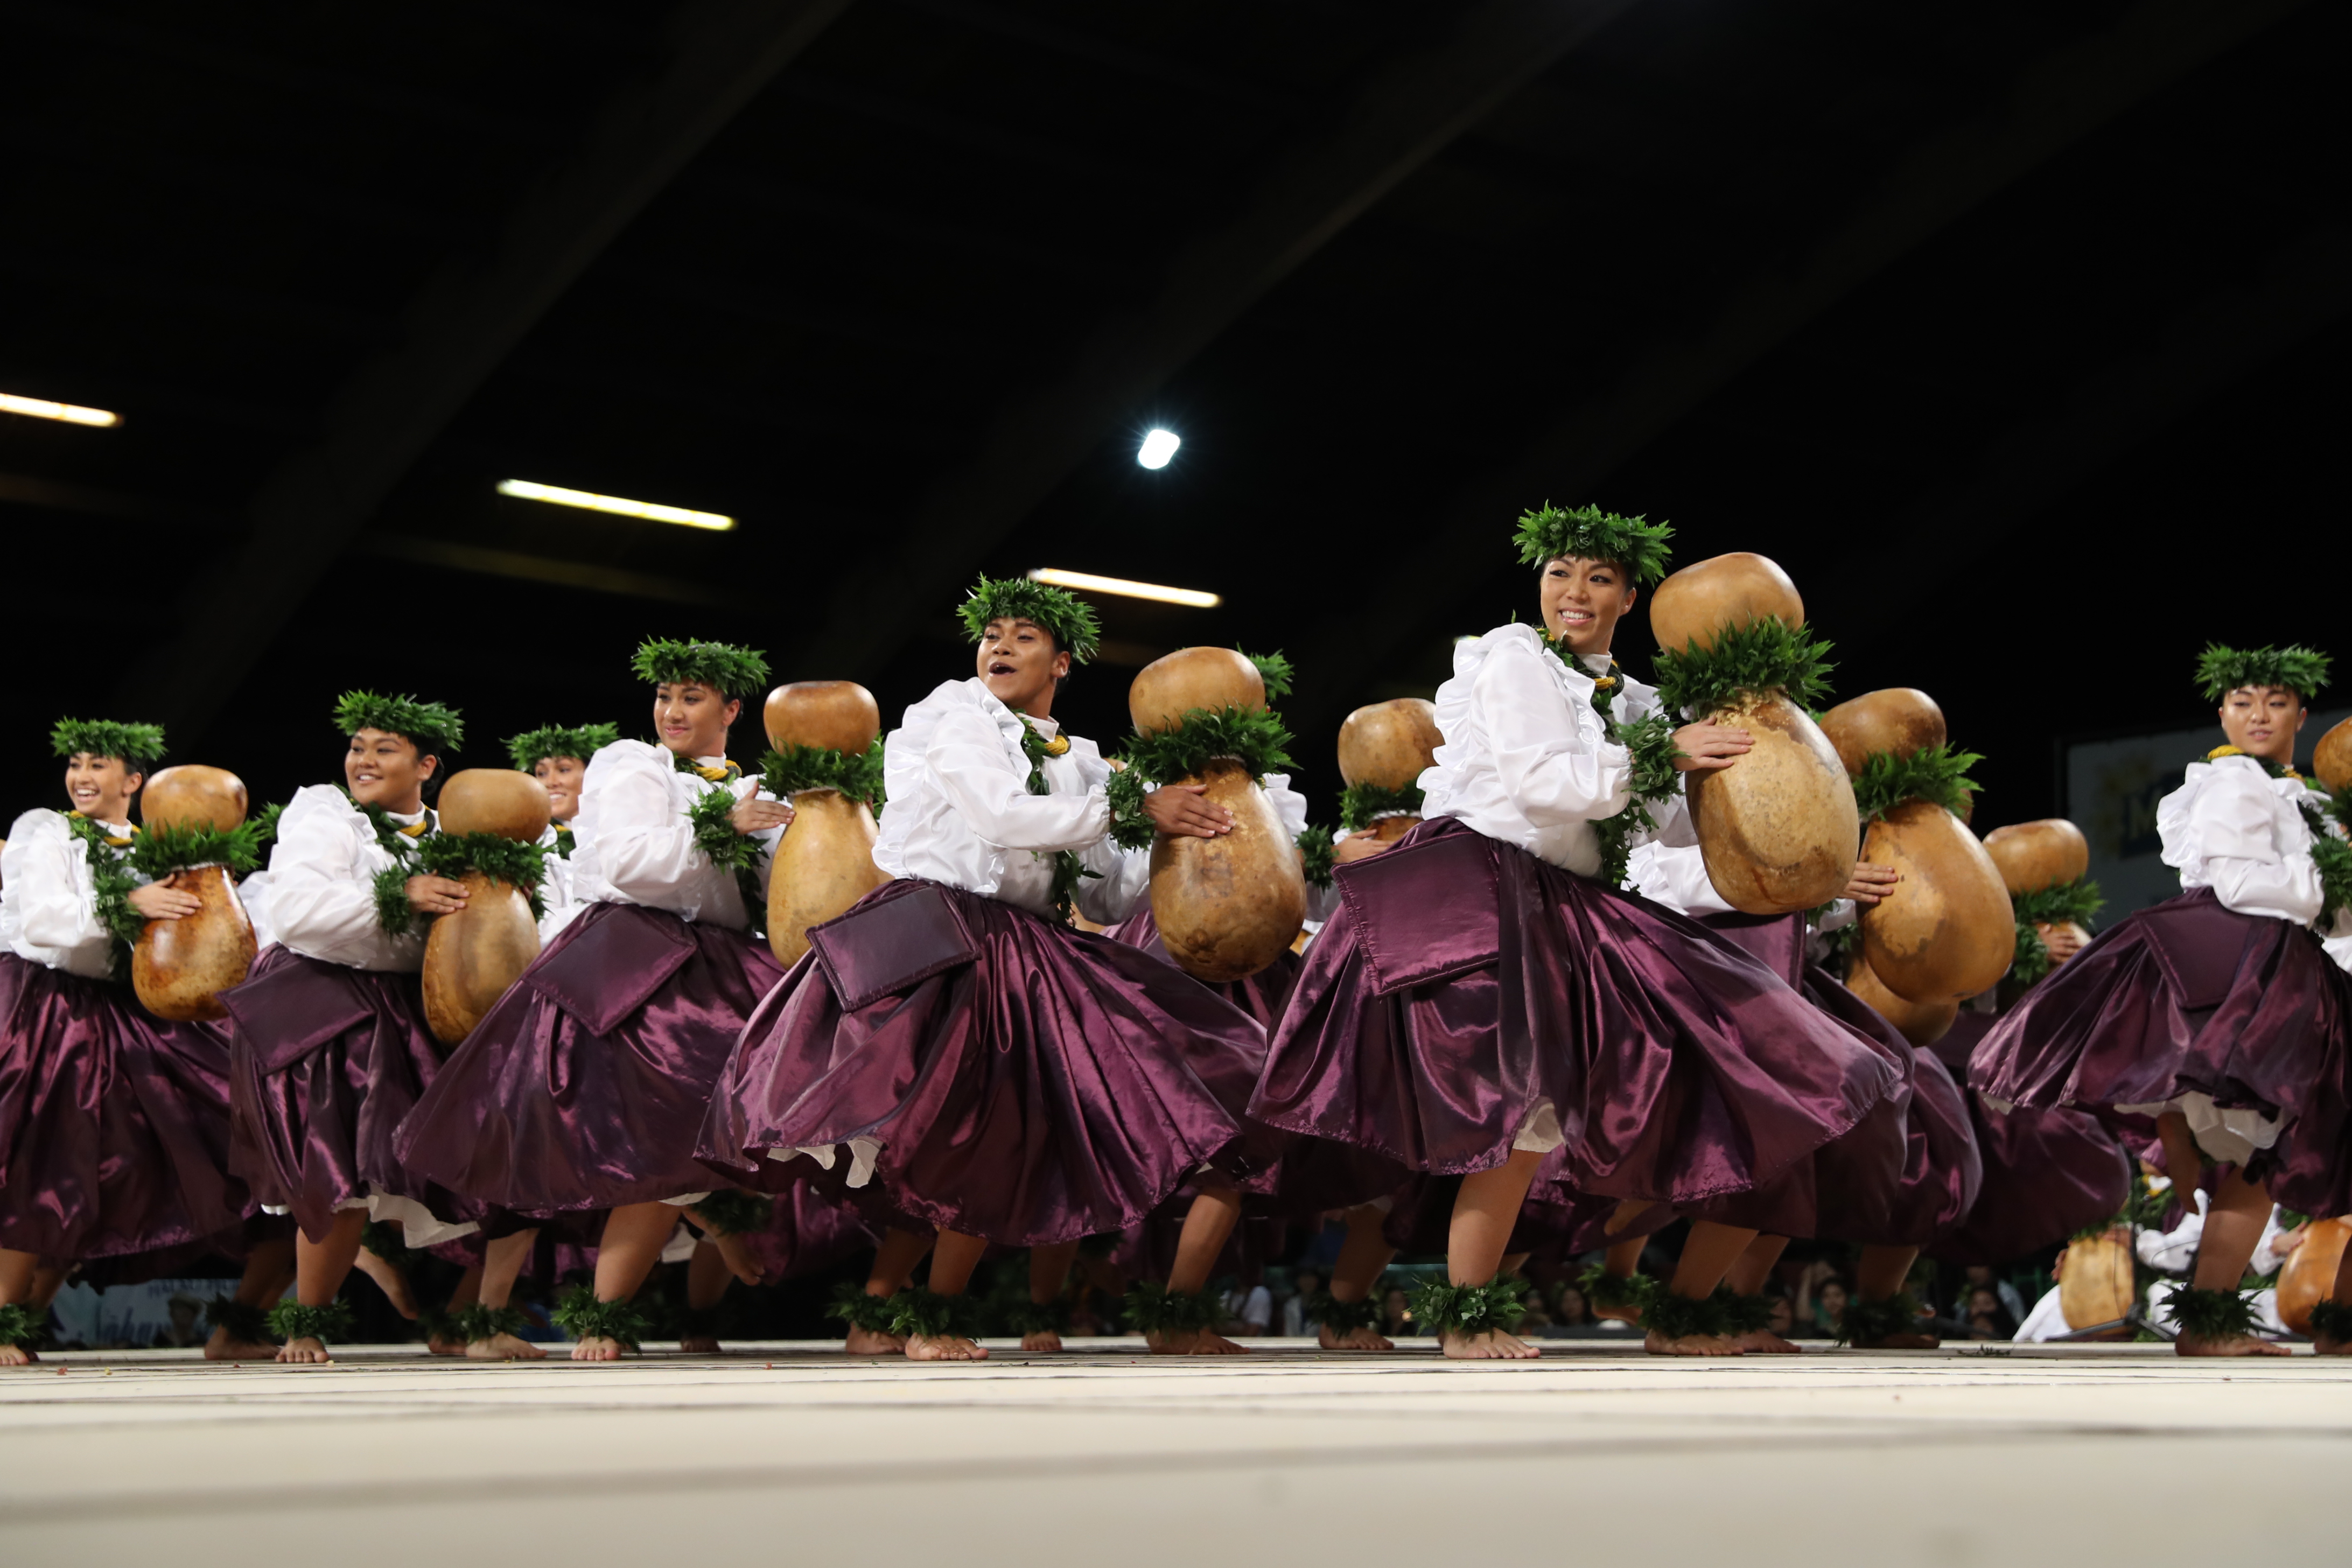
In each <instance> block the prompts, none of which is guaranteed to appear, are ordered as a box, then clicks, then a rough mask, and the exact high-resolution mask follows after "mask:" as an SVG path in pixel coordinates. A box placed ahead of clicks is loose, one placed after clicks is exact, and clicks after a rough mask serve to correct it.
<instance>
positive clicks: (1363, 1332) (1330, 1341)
mask: <svg viewBox="0 0 2352 1568" xmlns="http://www.w3.org/2000/svg"><path fill="white" fill-rule="evenodd" d="M1315 1342H1316V1343H1317V1344H1318V1345H1321V1346H1322V1347H1323V1348H1324V1349H1325V1350H1327V1351H1392V1350H1394V1349H1396V1342H1395V1341H1394V1340H1391V1339H1390V1338H1389V1337H1388V1336H1387V1335H1385V1334H1383V1333H1381V1331H1380V1330H1378V1329H1349V1331H1347V1332H1346V1333H1344V1334H1335V1333H1333V1332H1332V1331H1331V1325H1330V1324H1328V1323H1325V1324H1324V1325H1323V1326H1322V1327H1321V1328H1320V1329H1318V1330H1317V1331H1316V1334H1315Z"/></svg>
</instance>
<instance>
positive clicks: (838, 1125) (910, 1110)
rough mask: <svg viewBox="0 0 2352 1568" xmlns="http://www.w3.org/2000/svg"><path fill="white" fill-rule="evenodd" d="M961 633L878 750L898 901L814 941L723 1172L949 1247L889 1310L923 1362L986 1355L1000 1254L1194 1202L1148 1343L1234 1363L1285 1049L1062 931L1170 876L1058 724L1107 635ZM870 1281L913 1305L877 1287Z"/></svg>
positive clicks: (981, 628)
mask: <svg viewBox="0 0 2352 1568" xmlns="http://www.w3.org/2000/svg"><path fill="white" fill-rule="evenodd" d="M961 618H962V621H963V626H964V629H965V631H966V633H967V634H968V635H969V636H970V637H971V639H972V640H973V641H974V642H975V643H976V644H978V645H979V646H978V650H977V654H976V657H975V665H976V667H977V672H976V673H975V674H974V675H973V676H972V677H971V679H964V680H953V681H949V682H946V683H944V684H942V685H941V686H940V688H939V689H936V690H935V691H933V692H932V693H931V694H930V695H929V697H927V698H925V699H924V700H922V701H920V702H919V703H917V704H915V705H914V706H913V707H911V708H909V709H908V710H907V714H906V719H905V721H904V722H903V723H902V724H901V725H900V726H899V728H898V729H897V730H895V731H891V733H890V734H889V735H888V737H887V739H886V742H885V746H884V750H885V758H886V763H885V767H886V776H887V788H888V792H889V800H890V805H889V808H888V810H887V811H886V812H885V813H884V815H883V817H882V826H881V837H880V841H879V843H878V844H877V847H876V849H875V854H874V858H875V862H876V864H877V865H878V866H880V867H881V868H882V869H883V870H885V871H887V872H888V873H890V875H891V876H892V877H893V878H895V879H896V880H894V881H892V882H890V883H889V884H888V885H887V886H886V887H883V888H880V889H877V890H876V891H875V892H873V893H871V894H869V895H868V896H867V897H866V900H864V901H863V902H862V903H860V904H859V905H858V906H857V908H856V910H853V911H852V912H851V913H849V914H848V915H845V916H844V917H842V918H841V919H840V920H839V921H835V922H833V923H832V924H830V925H826V926H820V927H817V928H815V929H814V932H813V935H812V940H813V941H814V943H815V950H814V960H813V961H810V962H804V963H800V964H798V965H796V966H794V968H793V972H792V974H791V976H790V977H789V978H788V979H787V980H786V981H785V983H784V984H783V985H782V986H781V987H779V988H778V990H777V991H776V992H775V993H774V994H772V995H771V996H770V997H769V998H768V999H767V1001H765V1002H764V1003H762V1004H761V1009H760V1013H759V1015H758V1016H756V1017H755V1018H754V1019H753V1020H752V1021H751V1026H750V1027H748V1028H746V1029H745V1030H744V1032H743V1039H742V1043H741V1045H740V1047H738V1049H737V1052H736V1056H735V1059H734V1061H733V1062H732V1063H731V1064H730V1067H729V1070H728V1072H727V1075H726V1078H725V1079H724V1081H723V1082H722V1084H721V1086H720V1089H719V1094H718V1095H717V1097H716V1098H715V1099H714V1100H712V1102H711V1107H710V1117H709V1121H708V1123H707V1124H706V1126H705V1129H704V1133H703V1142H702V1152H703V1154H704V1157H705V1158H706V1159H708V1160H709V1161H711V1162H712V1163H713V1164H715V1165H718V1166H719V1167H721V1168H725V1169H730V1170H733V1171H740V1172H741V1173H742V1175H741V1179H743V1180H746V1181H757V1182H759V1183H760V1184H762V1185H769V1186H781V1185H782V1184H786V1183H789V1182H791V1181H793V1180H794V1179H796V1177H795V1172H794V1170H793V1168H792V1167H791V1166H787V1165H785V1164H781V1163H778V1162H780V1161H787V1162H793V1163H794V1164H795V1165H797V1164H798V1162H797V1161H795V1160H794V1156H795V1155H796V1154H800V1153H807V1154H811V1155H813V1156H814V1157H815V1158H816V1159H817V1160H818V1161H819V1162H820V1163H822V1164H823V1165H824V1166H825V1167H826V1168H827V1169H828V1170H830V1171H832V1172H833V1176H832V1178H831V1179H833V1180H845V1184H846V1185H847V1186H848V1187H850V1188H857V1189H864V1188H868V1187H869V1186H870V1187H871V1188H872V1189H874V1190H875V1192H876V1194H877V1196H876V1197H875V1198H874V1199H872V1200H870V1201H873V1202H876V1203H877V1204H880V1205H887V1207H889V1208H890V1209H892V1210H894V1211H895V1212H897V1213H898V1214H901V1215H906V1216H908V1217H909V1218H911V1219H913V1220H916V1221H920V1222H927V1223H929V1224H933V1225H936V1226H938V1227H939V1233H940V1234H939V1237H938V1240H937V1244H936V1249H935V1251H934V1253H933V1256H932V1259H931V1269H930V1276H929V1288H928V1289H911V1288H909V1289H899V1290H898V1291H897V1292H896V1293H895V1294H894V1295H893V1296H892V1297H891V1298H889V1306H890V1319H889V1320H888V1321H890V1322H892V1323H895V1325H896V1327H897V1330H898V1332H900V1333H902V1334H904V1335H905V1336H906V1353H907V1354H908V1356H910V1357H912V1358H914V1359H917V1360H957V1361H973V1360H979V1359H981V1358H982V1357H984V1356H985V1355H986V1354H987V1352H985V1351H983V1350H982V1349H981V1348H980V1346H979V1345H977V1344H976V1343H974V1342H973V1341H972V1339H971V1331H970V1326H969V1321H968V1318H967V1315H966V1312H967V1309H966V1304H965V1300H964V1292H965V1287H966V1286H967V1285H968V1283H969V1282H970V1279H971V1271H972V1268H973V1266H974V1265H975V1264H977V1263H978V1262H979V1260H980V1257H981V1254H982V1251H984V1250H985V1249H986V1247H988V1245H989V1243H991V1242H996V1243H1000V1244H1002V1245H1004V1246H1007V1247H1033V1248H1050V1247H1060V1246H1062V1245H1064V1244H1068V1243H1074V1242H1076V1241H1077V1240H1078V1239H1080V1238H1081V1237H1087V1236H1091V1235H1098V1234H1101V1233H1103V1232H1106V1231H1117V1230H1122V1229H1125V1228H1126V1227H1128V1226H1131V1225H1133V1224H1135V1223H1136V1222H1137V1221H1139V1220H1140V1219H1141V1218H1142V1217H1143V1216H1144V1215H1147V1214H1149V1213H1150V1211H1151V1209H1152V1208H1153V1207H1154V1206H1155V1205H1158V1204H1159V1203H1160V1202H1161V1201H1162V1200H1163V1199H1165V1198H1166V1197H1167V1196H1168V1195H1169V1194H1171V1193H1172V1192H1174V1191H1175V1190H1176V1188H1177V1187H1178V1185H1179V1184H1181V1183H1183V1182H1185V1181H1187V1180H1191V1181H1192V1182H1194V1183H1195V1184H1197V1185H1198V1186H1199V1187H1200V1195H1199V1197H1198V1198H1197V1199H1196V1200H1195V1201H1194V1203H1193V1205H1192V1210H1191V1212H1190V1214H1189V1215H1187V1218H1186V1222H1185V1226H1184V1233H1183V1237H1182V1239H1181V1243H1180V1245H1179V1248H1178V1255H1177V1261H1176V1266H1175V1268H1174V1270H1173V1272H1172V1273H1171V1277H1170V1279H1169V1283H1168V1286H1167V1288H1166V1289H1164V1290H1163V1289H1160V1288H1159V1287H1157V1286H1145V1287H1142V1288H1140V1289H1139V1295H1138V1298H1137V1300H1136V1301H1135V1304H1134V1306H1135V1313H1134V1315H1135V1316H1136V1317H1137V1320H1138V1322H1139V1327H1142V1328H1143V1329H1144V1330H1145V1331H1146V1332H1147V1335H1148V1336H1149V1337H1150V1339H1151V1340H1152V1342H1153V1348H1154V1349H1155V1350H1157V1351H1160V1352H1173V1353H1192V1352H1232V1351H1237V1350H1239V1348H1240V1347H1238V1346H1235V1345H1232V1344H1229V1343H1228V1342H1226V1341H1224V1340H1223V1339H1222V1338H1220V1337H1219V1336H1218V1335H1217V1334H1216V1333H1215V1332H1214V1331H1213V1328H1212V1327H1211V1325H1212V1324H1213V1323H1214V1322H1215V1321H1217V1319H1218V1317H1219V1316H1221V1309H1222V1302H1221V1301H1219V1300H1217V1299H1216V1297H1215V1294H1214V1292H1213V1291H1210V1290H1208V1289H1206V1287H1207V1285H1208V1283H1209V1279H1208V1275H1209V1269H1210V1267H1211V1265H1212V1264H1213V1262H1214V1260H1215V1258H1216V1256H1217V1253H1218V1250H1219V1249H1220V1247H1223V1243H1224V1240H1225V1237H1227V1235H1228V1234H1230V1233H1231V1231H1232V1229H1233V1226H1234V1220H1235V1219H1236V1218H1237V1217H1238V1215H1239V1214H1240V1194H1239V1190H1238V1188H1237V1187H1236V1186H1235V1184H1234V1182H1233V1180H1232V1176H1233V1175H1234V1174H1247V1173H1250V1171H1251V1163H1250V1153H1249V1152H1245V1151H1244V1150H1243V1148H1242V1147H1241V1145H1242V1141H1243V1134H1244V1125H1243V1121H1242V1118H1241V1109H1242V1105H1243V1102H1244V1100H1247V1099H1248V1096H1249V1086H1250V1083H1251V1081H1252V1080H1253V1079H1255V1075H1256V1071H1257V1064H1258V1061H1259V1058H1261V1056H1262V1055H1263V1054H1264V1050H1265V1032H1264V1031H1263V1030H1262V1029H1260V1028H1259V1026H1257V1025H1256V1024H1255V1023H1254V1022H1252V1021H1251V1019H1250V1018H1249V1017H1248V1016H1246V1015H1244V1014H1243V1013H1242V1012H1240V1011H1239V1010H1237V1009H1236V1008H1234V1006H1233V1005H1231V1004H1230V1003H1228V1002H1226V1001H1224V1000H1223V998H1222V997H1219V996H1218V995H1216V994H1214V993H1213V992H1212V991H1210V990H1209V989H1208V988H1207V987H1205V986H1203V985H1202V984H1199V983H1198V982H1197V981H1194V980H1192V979H1191V978H1190V977H1188V976H1186V975H1184V974H1182V973H1179V972H1178V971H1177V970H1176V969H1175V968H1173V967H1172V966H1171V965H1170V964H1167V963H1161V962H1160V960H1158V959H1155V958H1151V957H1150V956H1148V955H1146V954H1144V953H1142V952H1138V951H1137V950H1136V949H1134V948H1131V947H1128V946H1124V945H1122V944H1120V943H1118V942H1107V941H1105V940H1103V939H1102V938H1101V937H1099V936H1095V935H1091V934H1088V933H1087V932H1084V931H1077V930H1075V929H1073V927H1072V926H1071V925H1070V924H1069V911H1070V910H1071V908H1072V906H1073V905H1074V904H1075V905H1076V908H1077V909H1079V910H1083V911H1084V912H1085V913H1086V914H1087V916H1089V917H1090V918H1092V919H1094V920H1096V921H1101V922H1104V923H1106V924H1108V923H1112V922H1115V921H1118V920H1121V919H1123V918H1125V917H1126V915H1127V914H1128V913H1129V910H1131V909H1132V908H1133V906H1134V903H1135V900H1136V899H1137V898H1138V897H1139V895H1140V894H1141V892H1142V890H1143V889H1144V886H1145V882H1146V879H1147V877H1148V875H1149V861H1148V857H1147V856H1146V855H1145V854H1144V853H1143V852H1141V851H1139V850H1136V851H1122V850H1121V849H1120V848H1119V847H1118V846H1117V845H1116V844H1115V843H1114V842H1113V841H1112V838H1111V829H1112V820H1113V813H1112V808H1111V804H1110V795H1109V790H1108V785H1109V784H1110V780H1111V770H1110V767H1109V765H1108V763H1105V762H1104V761H1103V760H1102V756H1101V753H1100V752H1098V751H1097V749H1096V747H1095V745H1094V744H1093V742H1088V741H1085V740H1081V739H1078V738H1077V737H1075V736H1070V735H1066V734H1064V733H1063V732H1062V731H1061V728H1060V726H1059V725H1058V724H1056V723H1055V721H1054V718H1053V705H1054V696H1055V690H1056V689H1057V688H1058V686H1059V685H1060V683H1061V681H1062V680H1063V679H1066V677H1067V676H1068V674H1069V672H1070V668H1071V667H1072V665H1073V664H1076V663H1082V662H1084V661H1085V660H1086V659H1087V658H1088V657H1090V656H1091V655H1092V654H1093V652H1094V649H1095V642H1096V635H1097V634H1096V628H1095V618H1094V614H1093V612H1092V611H1090V610H1089V609H1087V607H1086V605H1084V604H1082V603H1081V602H1080V601H1078V600H1077V599H1076V598H1074V597H1073V596H1071V595H1068V594H1066V593H1063V592H1061V591H1059V590H1057V589H1054V588H1048V587H1045V586H1043V585H1041V584H1035V583H1031V582H1025V581H1018V580H1015V581H1010V582H990V581H988V580H986V579H982V582H981V583H980V584H979V585H978V586H977V587H976V588H975V589H974V590H973V591H972V594H971V597H970V598H969V599H967V600H966V601H965V603H964V605H963V606H962V609H961ZM1141 809H1142V811H1143V813H1144V814H1146V815H1148V816H1149V818H1150V826H1153V827H1156V828H1157V829H1158V830H1159V831H1160V832H1161V833H1165V834H1184V835H1191V836H1193V837H1202V838H1207V837H1215V836H1217V835H1219V834H1222V833H1224V832H1226V831H1227V830H1228V827H1229V824H1230V820H1231V819H1230V815H1229V814H1228V813H1226V812H1225V811H1223V809H1222V808H1220V807H1216V806H1213V805H1210V804H1208V803H1207V802H1206V801H1205V800H1203V799H1202V788H1201V787H1200V786H1189V787H1188V786H1184V785H1171V786H1170V787H1167V788H1163V789H1160V790H1157V791H1154V792H1151V793H1150V794H1149V795H1144V796H1143V799H1142V806H1141ZM844 1156H846V1158H844ZM1212 1162H1215V1163H1216V1164H1212ZM843 1166H846V1173H845V1175H844V1173H843V1172H842V1170H841V1167H843ZM1219 1166H1224V1167H1229V1169H1227V1170H1224V1171H1221V1170H1220V1169H1219V1168H1218V1167H1219ZM799 1169H800V1170H802V1171H805V1170H806V1166H805V1165H800V1166H799ZM885 1247H886V1253H887V1256H888V1257H889V1258H892V1259H894V1262H893V1263H892V1265H891V1268H892V1269H893V1270H895V1269H896V1268H898V1267H900V1266H901V1264H903V1267H905V1268H912V1266H913V1263H914V1261H915V1255H916V1254H918V1253H919V1241H918V1240H917V1239H916V1238H914V1237H912V1236H911V1235H910V1234H908V1233H904V1232H894V1234H893V1236H892V1237H889V1238H887V1239H886V1242H885ZM1048 1261H1050V1256H1049V1259H1048ZM890 1282H892V1281H890V1280H889V1279H887V1274H886V1271H885V1270H884V1268H882V1266H881V1265H880V1263H878V1262H877V1283H890ZM869 1288H870V1287H869ZM853 1305H857V1304H856V1303H853ZM860 1310H861V1311H865V1312H868V1313H870V1312H872V1311H873V1309H871V1308H866V1307H863V1306H861V1307H860ZM851 1321H852V1324H853V1326H856V1327H862V1328H866V1329H867V1330H869V1331H870V1330H871V1329H872V1328H874V1327H876V1326H879V1323H880V1320H878V1319H876V1320H872V1321H869V1322H867V1323H864V1324H861V1323H860V1322H859V1321H858V1320H857V1319H856V1318H853V1319H852V1320H851Z"/></svg>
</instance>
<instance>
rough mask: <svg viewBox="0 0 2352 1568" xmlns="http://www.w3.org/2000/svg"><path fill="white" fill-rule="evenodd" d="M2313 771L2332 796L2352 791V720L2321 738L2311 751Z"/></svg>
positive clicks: (2339, 725)
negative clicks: (2348, 790)
mask: <svg viewBox="0 0 2352 1568" xmlns="http://www.w3.org/2000/svg"><path fill="white" fill-rule="evenodd" d="M2311 771H2312V773H2314V774H2315V776H2316V777H2317V778H2318V780H2319V782H2320V784H2321V786H2322V787H2323V788H2325V789H2326V791H2327V793H2328V794H2330V795H2342V794H2343V793H2344V792H2345V791H2346V790H2347V789H2352V719H2347V720H2345V721H2343V722H2342V723H2340V724H2338V725H2336V727H2335V728H2334V729H2332V730H2330V731H2327V733H2326V734H2325V735H2322V736H2321V737H2319V744H2318V745H2316V746H2315V747H2313V748H2312V751H2311Z"/></svg>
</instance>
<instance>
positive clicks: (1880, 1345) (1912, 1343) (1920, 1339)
mask: <svg viewBox="0 0 2352 1568" xmlns="http://www.w3.org/2000/svg"><path fill="white" fill-rule="evenodd" d="M1942 1343H1943V1341H1941V1340H1939V1339H1937V1337H1936V1336H1935V1335H1933V1334H1883V1335H1881V1336H1880V1337H1878V1338H1877V1339H1874V1340H1856V1341H1854V1342H1853V1348H1854V1349H1856V1350H1858V1351H1931V1350H1935V1349H1937V1347H1938V1346H1940V1345H1941V1344H1942Z"/></svg>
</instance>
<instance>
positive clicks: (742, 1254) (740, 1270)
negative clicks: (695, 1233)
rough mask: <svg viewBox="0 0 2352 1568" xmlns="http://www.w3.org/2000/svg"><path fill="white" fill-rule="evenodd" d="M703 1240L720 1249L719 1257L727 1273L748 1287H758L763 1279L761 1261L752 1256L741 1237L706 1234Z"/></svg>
mask: <svg viewBox="0 0 2352 1568" xmlns="http://www.w3.org/2000/svg"><path fill="white" fill-rule="evenodd" d="M702 1239H703V1240H705V1241H707V1242H709V1243H710V1245H711V1246H713V1247H717V1248H718V1249H719V1258H720V1259H721V1260H722V1261H724V1262H725V1263H726V1265H727V1271H728V1272H729V1273H730V1274H732V1275H733V1276H735V1278H736V1279H740V1280H741V1281H743V1283H744V1284H746V1285H757V1284H758V1283H759V1282H760V1280H761V1278H762V1273H761V1268H760V1260H759V1259H758V1258H755V1257H753V1256H752V1255H751V1247H748V1246H747V1245H745V1243H744V1239H743V1237H741V1236H740V1235H738V1236H713V1235H709V1234H706V1235H705V1236H704V1237H703V1238H702Z"/></svg>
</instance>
